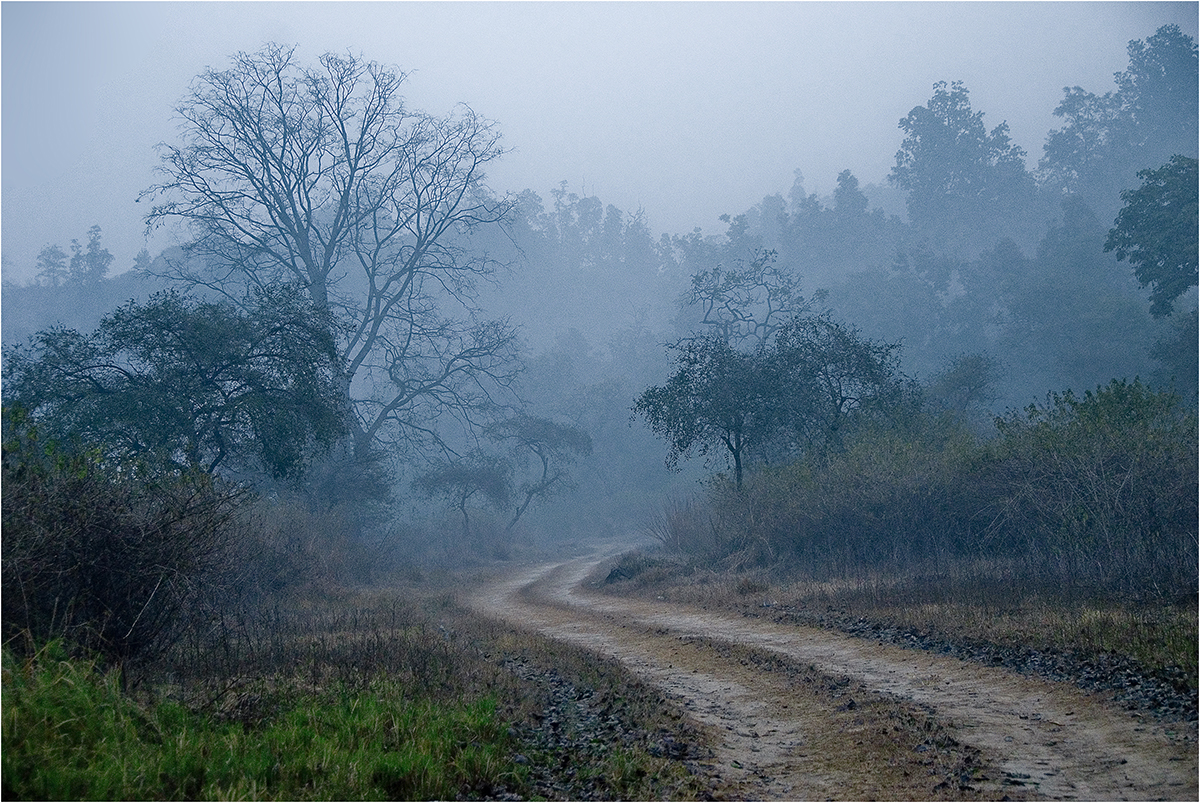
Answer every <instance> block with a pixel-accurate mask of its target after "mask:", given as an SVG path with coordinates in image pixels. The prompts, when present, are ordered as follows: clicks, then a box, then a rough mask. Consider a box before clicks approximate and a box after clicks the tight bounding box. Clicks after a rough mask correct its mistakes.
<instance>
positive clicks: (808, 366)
mask: <svg viewBox="0 0 1200 803" xmlns="http://www.w3.org/2000/svg"><path fill="white" fill-rule="evenodd" d="M899 352H900V345H899V344H898V343H884V342H878V341H874V340H871V339H869V338H866V337H864V336H863V335H862V333H861V332H860V331H859V329H858V328H857V327H855V326H852V325H848V324H844V323H840V322H838V321H836V320H834V319H833V317H832V316H831V315H830V314H829V313H825V314H823V315H803V316H797V317H795V318H793V319H792V320H791V321H789V322H788V323H787V324H786V325H785V326H783V327H782V328H781V329H780V330H779V332H778V333H777V334H776V339H775V344H774V348H773V349H772V350H771V351H770V352H769V355H768V356H769V358H770V360H771V362H772V364H773V366H774V369H775V371H774V373H775V375H776V379H775V382H776V383H777V386H778V388H779V393H780V398H779V401H778V402H777V403H778V404H780V405H781V406H782V408H783V410H782V412H781V414H780V415H779V416H778V417H779V419H781V420H783V421H785V422H786V423H787V424H788V426H789V428H790V430H791V431H792V433H794V436H795V437H796V438H797V445H798V446H799V447H800V448H801V449H809V448H812V447H814V446H818V445H832V446H839V445H840V444H841V442H842V438H843V437H844V435H845V432H846V430H847V429H848V426H849V425H850V424H851V423H852V421H853V420H854V418H856V417H857V416H859V415H866V414H875V413H887V412H890V411H892V410H893V409H894V408H896V406H897V405H898V404H899V403H900V402H901V401H902V392H903V386H902V381H901V377H900V373H899V363H900V360H899Z"/></svg>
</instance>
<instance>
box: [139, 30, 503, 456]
mask: <svg viewBox="0 0 1200 803" xmlns="http://www.w3.org/2000/svg"><path fill="white" fill-rule="evenodd" d="M405 78H406V75H405V74H404V73H402V72H399V71H397V70H396V69H394V68H391V67H386V66H383V65H380V64H377V63H375V62H368V61H364V60H362V59H361V58H360V57H356V56H354V55H350V54H346V55H335V54H326V55H324V56H322V57H321V58H320V59H319V62H318V64H317V65H315V66H302V65H301V64H299V63H298V62H297V61H296V59H295V56H294V53H293V51H292V50H291V49H289V48H285V47H280V46H278V45H267V46H265V47H264V48H263V49H261V50H259V51H258V52H256V53H250V54H246V53H239V54H238V55H236V56H235V57H234V58H233V63H232V66H230V67H229V68H228V69H225V70H215V69H208V70H206V71H205V72H204V73H203V74H201V75H200V76H199V77H198V78H197V79H196V80H195V82H194V83H193V85H192V87H191V89H190V91H189V92H188V94H187V95H186V96H185V97H184V99H183V101H182V102H181V103H180V104H179V106H178V107H177V109H176V112H177V115H178V117H179V119H180V121H181V132H182V142H181V143H179V144H177V145H164V146H162V152H161V155H162V163H161V165H160V170H161V172H162V174H163V175H164V176H165V179H164V180H163V182H162V183H161V184H158V185H156V186H154V187H151V188H150V189H149V190H147V191H146V192H145V193H144V195H145V196H149V197H152V198H153V199H154V201H155V203H154V205H153V207H152V208H151V210H150V212H149V214H148V215H147V216H146V221H147V226H148V227H151V228H152V227H155V226H158V225H161V224H164V223H168V222H172V221H182V222H183V223H185V224H186V225H187V226H188V228H189V231H190V233H191V236H192V238H193V239H192V241H191V243H190V244H189V246H188V248H187V251H188V253H189V256H190V257H191V259H189V260H188V261H187V262H186V263H184V264H172V265H171V266H170V268H169V270H170V272H171V276H172V277H173V278H175V279H178V280H182V281H184V282H187V283H189V284H191V285H203V286H206V287H209V288H213V289H216V290H218V291H220V292H223V293H225V294H227V295H230V296H232V297H236V296H238V295H240V293H241V290H240V288H241V287H242V286H243V285H250V286H259V287H268V286H273V285H276V284H280V283H284V284H295V285H298V286H300V287H302V288H303V289H304V291H305V292H306V293H307V294H308V296H309V298H310V299H311V300H312V302H313V304H314V305H315V306H316V308H317V309H319V310H321V311H322V312H328V313H330V315H331V317H332V318H334V319H336V320H337V321H338V322H339V324H340V325H339V328H338V329H337V331H336V334H337V337H338V342H339V350H340V363H341V364H340V366H339V369H338V372H339V381H340V383H341V385H342V388H343V390H344V391H345V393H346V395H347V396H348V397H349V398H351V399H352V400H353V415H352V416H351V420H350V422H349V428H350V430H351V433H352V435H353V440H354V447H355V453H356V454H358V455H360V456H361V455H364V454H366V453H367V452H368V451H369V450H370V447H371V446H372V444H378V443H392V444H407V445H416V444H422V443H428V442H429V440H430V439H436V437H437V436H436V434H435V422H436V421H437V419H438V418H439V417H440V416H442V415H445V414H451V415H453V416H455V417H456V418H457V419H458V420H460V421H462V422H464V423H466V424H468V425H470V424H473V423H474V422H475V421H476V419H477V417H478V415H479V413H480V410H481V409H483V408H485V407H486V406H487V405H488V403H489V393H490V392H491V391H492V390H493V389H494V388H495V387H496V386H497V385H499V386H503V385H506V384H507V383H508V382H509V381H510V380H511V378H512V375H513V362H512V360H511V359H510V357H511V349H512V345H513V340H514V333H513V331H512V329H511V328H510V327H509V326H508V325H507V324H506V323H504V322H497V321H483V320H479V319H477V317H476V315H475V310H474V309H473V308H472V305H471V299H472V297H473V290H474V286H475V282H476V280H477V279H478V278H479V277H481V276H484V275H486V274H487V273H488V272H489V271H490V268H491V265H490V263H489V262H488V261H487V260H486V259H481V258H478V257H476V256H474V255H472V254H470V253H469V252H468V251H467V250H466V249H465V248H464V247H463V245H462V242H463V239H462V237H461V236H460V235H462V234H463V233H464V232H467V231H469V230H471V229H472V228H473V227H476V226H482V225H486V224H492V223H496V222H498V221H500V220H502V219H503V218H504V216H505V214H506V213H507V211H508V208H509V204H508V202H507V201H505V200H498V199H497V198H495V197H494V196H493V195H492V194H491V193H490V191H489V190H488V189H487V187H486V186H485V184H484V173H483V171H484V169H485V168H486V167H487V165H488V164H490V163H491V162H493V161H494V160H496V159H497V158H498V157H500V156H501V154H502V153H503V150H502V148H501V146H500V134H499V132H498V131H497V129H496V126H495V125H494V124H493V123H492V122H490V121H488V120H485V119H483V118H481V117H480V116H478V115H476V114H475V113H474V112H473V111H471V110H470V109H468V108H465V107H461V108H460V109H458V110H457V111H456V112H454V113H452V114H449V115H446V116H443V117H438V116H433V115H429V114H425V113H421V112H417V111H413V110H410V109H408V108H407V107H406V105H405V103H404V100H403V98H402V97H401V95H400V90H401V87H402V86H403V83H404V81H405ZM448 304H449V305H453V306H455V307H456V308H457V310H458V312H457V313H453V314H447V313H446V312H445V311H444V307H445V306H446V305H448Z"/></svg>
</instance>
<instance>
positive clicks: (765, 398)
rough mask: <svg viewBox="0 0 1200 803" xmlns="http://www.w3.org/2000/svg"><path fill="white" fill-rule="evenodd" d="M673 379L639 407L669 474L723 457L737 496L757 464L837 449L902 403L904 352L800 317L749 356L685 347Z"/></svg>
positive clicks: (714, 342)
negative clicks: (860, 421) (692, 460)
mask: <svg viewBox="0 0 1200 803" xmlns="http://www.w3.org/2000/svg"><path fill="white" fill-rule="evenodd" d="M671 348H672V350H673V351H675V352H676V356H675V358H674V362H675V365H676V368H675V372H674V373H673V374H672V375H671V377H670V378H669V379H668V380H667V383H666V384H665V385H662V386H655V387H651V388H649V389H647V390H645V391H644V392H643V393H642V394H641V395H640V396H639V397H638V399H637V401H636V402H635V404H634V408H633V409H634V412H635V414H640V415H641V416H643V417H644V418H645V419H646V423H647V424H648V425H649V426H650V428H651V430H653V431H654V432H655V434H657V435H659V436H661V437H664V438H666V439H667V442H668V444H669V447H670V450H669V452H668V456H667V464H668V465H669V466H672V467H673V466H676V465H677V464H678V461H679V458H681V457H687V456H689V455H690V454H691V453H692V452H693V451H695V452H696V453H697V454H699V455H701V456H705V455H708V454H709V453H710V452H711V451H714V450H716V451H721V450H723V451H724V453H725V456H726V457H727V458H728V459H729V461H730V462H731V463H732V464H733V469H734V484H735V486H736V487H737V488H738V489H740V488H741V487H742V478H743V475H744V471H745V467H746V465H747V463H748V462H749V460H750V458H751V457H752V456H753V455H757V456H758V457H759V458H761V459H765V458H766V457H767V456H769V455H771V454H772V453H778V452H780V451H781V450H782V451H785V452H786V451H788V450H800V451H803V450H807V449H811V448H814V447H821V446H835V447H836V446H837V445H839V444H840V443H841V439H842V437H843V436H844V434H845V430H846V429H847V428H848V426H849V425H850V424H851V423H852V422H853V421H854V420H855V419H856V418H857V417H859V416H860V415H867V414H872V413H877V412H889V411H891V410H893V409H895V408H896V406H897V405H898V404H899V403H900V402H901V401H902V396H903V386H902V382H901V378H900V376H899V372H898V364H899V359H898V352H899V346H898V345H896V344H889V343H879V342H875V341H872V340H869V339H868V338H865V337H863V336H862V334H861V333H860V332H859V331H858V329H857V328H855V327H853V326H847V325H844V324H841V323H839V322H837V321H835V320H833V318H832V316H830V315H829V314H828V313H826V314H823V315H798V316H795V317H793V318H792V319H791V320H790V321H788V322H787V323H785V324H783V325H782V326H781V327H780V328H779V330H778V331H777V332H776V334H775V338H774V340H773V342H771V343H767V344H762V343H760V344H759V345H758V347H757V348H755V350H754V351H752V352H746V351H743V350H739V349H736V348H734V347H733V345H732V344H730V343H728V342H726V341H725V340H724V339H723V338H722V337H720V336H717V335H706V336H699V337H693V338H685V339H683V340H680V341H679V342H678V343H676V344H675V345H674V346H672V347H671Z"/></svg>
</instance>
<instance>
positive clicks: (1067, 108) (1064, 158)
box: [1038, 25, 1200, 219]
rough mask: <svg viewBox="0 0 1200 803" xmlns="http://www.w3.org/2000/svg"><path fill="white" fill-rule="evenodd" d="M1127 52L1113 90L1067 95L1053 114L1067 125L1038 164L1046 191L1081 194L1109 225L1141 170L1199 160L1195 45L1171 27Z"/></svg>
mask: <svg viewBox="0 0 1200 803" xmlns="http://www.w3.org/2000/svg"><path fill="white" fill-rule="evenodd" d="M1128 51H1129V67H1128V69H1126V70H1125V71H1123V72H1119V73H1116V75H1115V76H1114V77H1115V80H1116V85H1117V88H1116V90H1114V91H1109V92H1105V93H1104V94H1103V95H1097V94H1095V93H1093V92H1089V91H1087V90H1085V89H1083V88H1081V87H1078V86H1074V87H1064V88H1063V92H1064V93H1065V95H1064V97H1063V100H1062V102H1061V103H1059V105H1058V107H1057V108H1056V109H1055V110H1054V115H1055V116H1056V117H1060V118H1062V120H1063V123H1064V125H1063V126H1062V128H1058V129H1055V130H1053V131H1051V132H1050V133H1049V134H1048V135H1047V137H1046V143H1045V145H1044V146H1043V156H1042V159H1041V161H1039V162H1038V178H1039V180H1040V181H1041V182H1042V183H1043V184H1044V185H1046V186H1047V187H1048V188H1050V189H1052V190H1055V191H1057V192H1061V193H1075V194H1079V195H1082V196H1083V197H1084V198H1085V199H1086V200H1087V202H1088V204H1089V205H1091V206H1092V208H1093V209H1095V210H1096V212H1097V214H1099V215H1101V216H1102V217H1103V218H1105V219H1108V218H1109V217H1110V216H1111V215H1114V214H1116V210H1117V208H1118V207H1119V205H1120V199H1119V194H1120V192H1121V191H1122V190H1125V189H1129V188H1130V187H1132V186H1133V185H1134V184H1135V183H1136V179H1135V174H1136V173H1137V171H1139V170H1143V169H1148V168H1152V167H1155V166H1157V165H1161V164H1163V163H1164V162H1166V161H1167V160H1168V159H1169V158H1170V157H1171V156H1173V155H1175V154H1183V155H1185V156H1195V155H1196V153H1197V138H1198V132H1197V115H1198V108H1197V95H1198V94H1200V85H1198V78H1197V76H1198V71H1197V63H1198V62H1197V49H1196V42H1195V41H1194V40H1193V39H1192V38H1191V37H1190V36H1188V35H1186V34H1185V33H1183V32H1182V31H1181V30H1179V27H1178V26H1176V25H1166V26H1163V27H1162V28H1159V29H1158V31H1157V32H1155V34H1154V35H1153V36H1150V37H1148V38H1147V39H1146V41H1144V42H1143V41H1141V40H1134V41H1132V42H1130V43H1129V48H1128Z"/></svg>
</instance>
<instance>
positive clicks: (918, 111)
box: [888, 81, 1035, 250]
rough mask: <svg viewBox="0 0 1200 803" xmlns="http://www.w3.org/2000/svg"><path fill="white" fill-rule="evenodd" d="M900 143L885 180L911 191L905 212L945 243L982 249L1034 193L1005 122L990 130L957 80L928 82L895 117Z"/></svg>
mask: <svg viewBox="0 0 1200 803" xmlns="http://www.w3.org/2000/svg"><path fill="white" fill-rule="evenodd" d="M900 128H901V129H903V130H904V133H905V137H904V142H903V143H902V144H901V145H900V150H899V151H898V152H897V153H896V165H895V167H893V168H892V172H891V173H890V174H889V175H888V180H889V181H890V182H891V183H892V184H894V185H895V186H897V187H899V188H900V189H902V190H905V191H906V192H907V193H908V216H909V220H910V221H911V222H912V224H913V226H914V227H915V228H916V229H917V230H918V231H919V232H921V233H922V234H925V235H927V236H932V237H934V238H935V239H936V240H938V241H939V242H940V243H942V244H950V245H955V246H962V245H965V246H968V247H970V248H972V249H974V250H977V249H978V248H981V247H986V246H988V245H990V244H991V243H992V242H994V241H995V240H996V239H998V236H999V235H1000V234H1002V233H1004V232H1005V231H1006V230H1007V229H1015V228H1017V227H1018V226H1017V221H1018V219H1019V218H1020V217H1021V216H1022V214H1023V213H1024V212H1025V211H1026V210H1027V208H1028V206H1029V205H1030V204H1031V203H1032V201H1033V198H1034V189H1035V187H1034V182H1033V177H1032V176H1030V175H1029V173H1028V171H1027V170H1026V169H1025V151H1024V150H1022V149H1021V148H1020V147H1018V146H1017V145H1015V144H1014V143H1013V142H1012V140H1011V139H1010V138H1009V135H1008V124H1007V123H1000V125H998V126H996V127H995V128H993V129H992V130H991V131H988V130H987V128H986V127H985V126H984V124H983V112H977V111H974V110H973V109H972V108H971V100H970V95H969V92H968V90H967V88H966V87H965V86H964V85H963V83H962V82H961V81H955V82H954V83H952V84H949V85H947V84H946V82H945V81H939V82H938V83H936V84H934V85H933V97H931V98H930V99H929V102H928V103H927V104H926V105H925V106H917V107H915V108H914V109H913V110H912V111H910V112H909V113H908V116H906V117H905V118H904V119H902V120H901V121H900Z"/></svg>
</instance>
